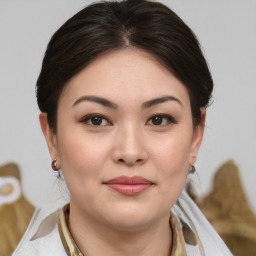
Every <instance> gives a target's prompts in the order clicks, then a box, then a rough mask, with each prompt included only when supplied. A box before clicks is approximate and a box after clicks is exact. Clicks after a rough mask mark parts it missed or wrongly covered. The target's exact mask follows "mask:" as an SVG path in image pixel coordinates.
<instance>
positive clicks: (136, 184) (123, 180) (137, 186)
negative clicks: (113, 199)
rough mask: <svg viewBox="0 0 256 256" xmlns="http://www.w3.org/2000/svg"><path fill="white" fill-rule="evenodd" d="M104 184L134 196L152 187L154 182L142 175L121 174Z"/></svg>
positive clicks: (121, 192)
mask: <svg viewBox="0 0 256 256" xmlns="http://www.w3.org/2000/svg"><path fill="white" fill-rule="evenodd" d="M103 184H105V185H107V186H108V187H109V188H111V189H113V190H115V191H117V192H118V193H120V194H123V195H126V196H134V195H138V194H140V193H142V192H143V191H145V190H147V189H149V188H151V187H152V186H153V185H154V183H153V182H151V181H149V180H147V179H145V178H143V177H140V176H132V177H128V176H119V177H116V178H114V179H111V180H108V181H106V182H104V183H103Z"/></svg>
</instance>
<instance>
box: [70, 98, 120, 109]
mask: <svg viewBox="0 0 256 256" xmlns="http://www.w3.org/2000/svg"><path fill="white" fill-rule="evenodd" d="M84 101H90V102H95V103H98V104H100V105H103V106H105V107H109V108H113V109H117V107H118V106H117V104H115V103H113V102H111V101H109V100H107V99H105V98H102V97H98V96H82V97H81V98H79V99H78V100H76V101H75V103H74V104H73V106H76V105H77V104H79V103H81V102H84Z"/></svg>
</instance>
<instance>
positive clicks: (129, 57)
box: [40, 48, 205, 256]
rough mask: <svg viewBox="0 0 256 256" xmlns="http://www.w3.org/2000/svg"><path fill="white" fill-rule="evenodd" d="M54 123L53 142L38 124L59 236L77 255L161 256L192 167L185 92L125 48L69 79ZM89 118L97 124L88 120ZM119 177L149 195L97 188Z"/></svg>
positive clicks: (145, 57)
mask: <svg viewBox="0 0 256 256" xmlns="http://www.w3.org/2000/svg"><path fill="white" fill-rule="evenodd" d="M84 96H85V97H87V98H86V99H85V98H83V97H84ZM88 96H90V97H91V96H93V97H95V96H96V97H101V98H104V99H106V100H107V101H109V102H111V104H112V105H111V106H107V105H106V102H104V101H103V102H102V100H98V99H97V100H96V101H95V98H88ZM159 98H161V99H162V100H160V101H159V100H155V99H159ZM163 98H164V99H163ZM167 98H168V99H167ZM57 113H58V118H57V133H56V134H54V133H53V132H52V130H51V129H50V127H49V125H48V122H47V114H46V113H41V114H40V122H41V127H42V131H43V133H44V135H45V138H46V141H47V144H48V148H49V152H50V154H51V157H52V159H55V158H56V159H57V167H58V168H61V169H62V170H63V173H64V176H65V180H66V182H67V185H68V188H69V190H70V193H71V201H70V218H69V228H70V231H71V233H72V236H73V237H74V239H75V241H76V243H77V244H78V246H79V248H80V249H81V251H82V252H83V253H85V254H86V255H111V256H113V255H114V256H115V255H147V256H150V255H168V254H169V251H170V249H171V235H172V234H171V230H170V227H169V214H170V213H169V209H170V208H171V207H172V205H173V204H174V203H175V202H176V200H177V199H178V197H179V195H180V193H181V191H182V189H183V187H184V184H185V182H186V178H187V174H188V170H189V167H190V166H191V165H192V164H193V163H194V162H195V160H196V156H197V152H198V150H199V147H200V144H201V141H202V137H203V131H204V120H205V109H204V108H202V109H201V116H202V122H201V124H200V125H198V126H197V127H196V128H194V127H193V123H192V115H191V107H190V99H189V95H188V92H187V90H186V88H185V86H184V85H183V84H182V83H181V82H180V81H179V80H178V79H177V78H176V77H175V76H174V75H173V74H172V73H171V72H170V71H169V70H167V69H166V68H165V67H164V66H163V65H161V64H160V63H159V62H158V61H157V60H156V59H155V58H154V57H153V56H152V55H150V54H148V53H146V52H143V51H140V50H137V49H129V48H128V49H122V50H115V51H111V52H108V53H105V54H103V55H101V56H100V57H98V58H97V59H96V60H94V61H93V62H92V63H91V64H90V65H89V66H87V67H86V68H85V69H83V70H82V71H81V72H80V73H78V74H77V75H76V76H74V77H73V78H72V79H71V80H70V81H69V82H68V83H67V85H66V87H65V89H64V90H63V92H62V94H61V96H60V99H59V104H58V112H57ZM91 114H100V115H102V116H104V118H103V119H101V118H98V119H97V118H95V117H94V118H93V119H92V118H91V119H90V116H89V117H88V115H91ZM156 114H157V115H158V119H157V118H152V116H153V115H156ZM160 114H164V116H162V117H161V115H160ZM166 116H167V117H166ZM95 124H96V125H95ZM121 175H125V176H129V177H131V176H134V175H137V176H141V177H144V178H146V179H148V180H150V181H151V182H152V183H153V185H152V186H150V188H149V189H147V190H145V191H143V192H142V193H139V194H137V195H131V196H129V195H123V194H121V193H119V192H117V191H114V190H113V189H111V188H109V187H108V186H107V185H105V184H104V182H106V181H108V180H110V179H113V178H115V177H118V176H121ZM85 244H86V246H85Z"/></svg>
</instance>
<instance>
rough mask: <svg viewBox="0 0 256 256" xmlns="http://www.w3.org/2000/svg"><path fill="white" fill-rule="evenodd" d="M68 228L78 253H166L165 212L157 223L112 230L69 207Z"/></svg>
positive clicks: (88, 255)
mask: <svg viewBox="0 0 256 256" xmlns="http://www.w3.org/2000/svg"><path fill="white" fill-rule="evenodd" d="M69 229H70V232H71V234H72V236H73V238H74V240H75V241H76V244H77V245H78V247H79V249H80V250H81V252H82V253H83V254H84V255H86V256H94V255H106V256H120V255H123V256H134V255H138V256H155V255H159V256H169V255H170V254H171V253H170V251H171V244H172V232H171V229H170V226H169V214H166V216H163V218H162V219H160V220H159V221H158V222H157V223H150V224H149V225H145V226H144V227H142V228H139V229H136V230H132V229H131V230H127V229H123V230H122V229H116V228H113V227H110V226H107V225H104V224H103V223H100V222H98V221H95V219H92V218H90V217H89V216H87V215H86V214H85V213H81V214H79V211H76V210H75V209H72V207H71V210H70V217H69Z"/></svg>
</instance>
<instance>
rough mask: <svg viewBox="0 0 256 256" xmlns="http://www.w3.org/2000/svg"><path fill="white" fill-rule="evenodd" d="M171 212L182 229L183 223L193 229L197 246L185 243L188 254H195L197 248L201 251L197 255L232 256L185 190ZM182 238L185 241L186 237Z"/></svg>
mask: <svg viewBox="0 0 256 256" xmlns="http://www.w3.org/2000/svg"><path fill="white" fill-rule="evenodd" d="M172 212H173V213H174V214H175V215H176V217H177V218H178V220H179V223H180V225H181V227H182V229H183V230H184V224H185V226H187V227H189V228H190V229H191V230H192V231H193V233H194V234H195V236H196V238H197V240H198V243H197V246H191V245H190V244H189V243H186V244H185V245H186V250H187V253H188V255H195V254H194V253H193V251H195V250H196V249H197V250H199V251H200V252H201V254H199V255H207V256H216V255H218V256H232V253H231V252H230V251H229V249H228V248H227V246H226V245H225V243H224V242H223V241H222V239H221V238H220V236H219V235H218V234H217V232H216V231H215V230H214V228H213V227H212V226H211V224H210V223H209V222H208V221H207V219H206V218H205V216H204V215H203V214H202V212H201V211H200V209H199V208H198V207H197V205H196V204H195V203H194V202H193V200H192V199H191V198H190V197H189V195H188V194H187V193H186V191H185V190H184V191H183V192H182V194H181V196H180V197H179V199H178V201H177V203H176V204H175V205H174V206H173V207H172ZM184 238H185V241H186V237H184ZM196 247H198V248H196Z"/></svg>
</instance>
